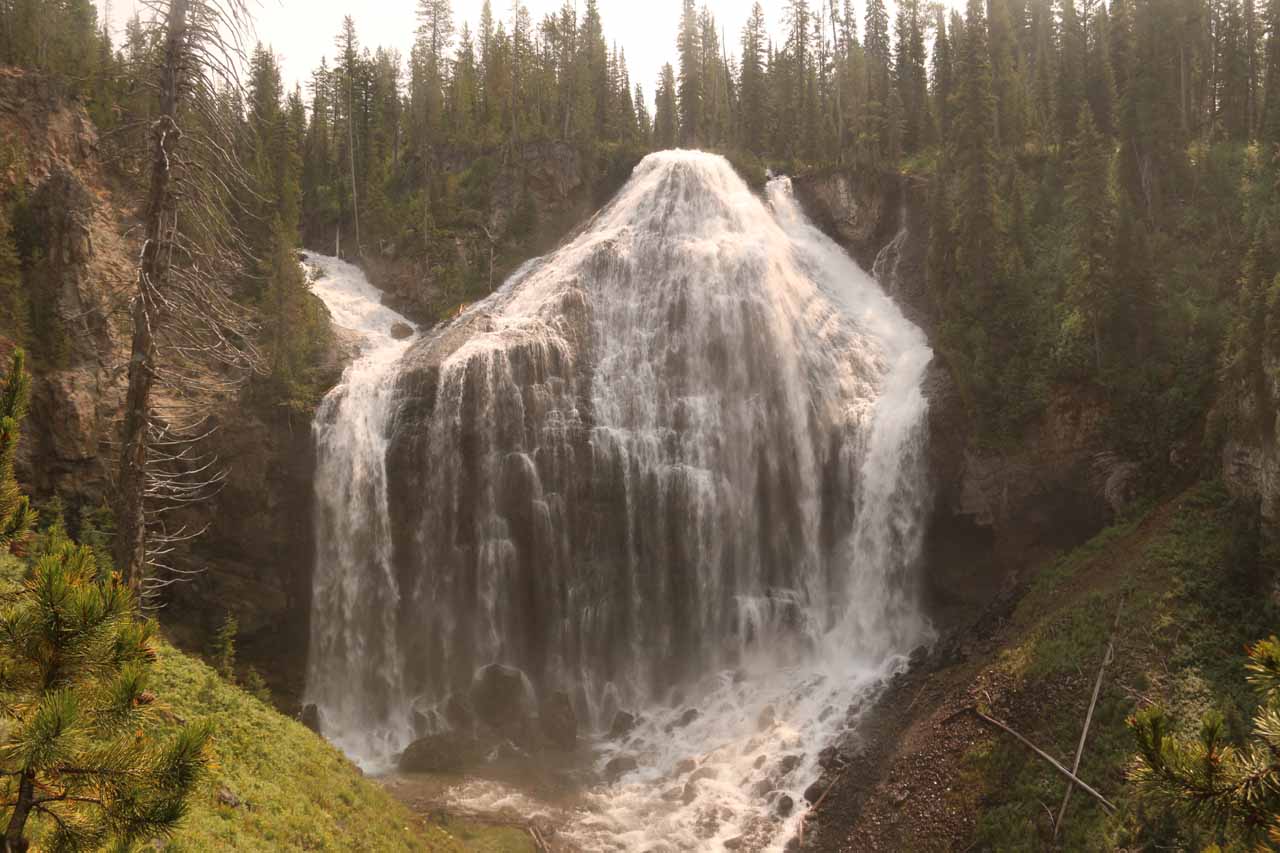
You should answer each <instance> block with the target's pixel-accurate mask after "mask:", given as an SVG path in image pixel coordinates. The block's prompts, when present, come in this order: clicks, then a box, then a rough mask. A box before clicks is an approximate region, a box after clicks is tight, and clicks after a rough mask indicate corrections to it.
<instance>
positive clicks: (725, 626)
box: [308, 152, 932, 851]
mask: <svg viewBox="0 0 1280 853" xmlns="http://www.w3.org/2000/svg"><path fill="white" fill-rule="evenodd" d="M326 263H327V265H328V266H329V267H330V268H331V270H337V272H338V273H339V274H338V275H335V276H333V277H332V278H333V280H334V281H335V282H338V284H336V285H334V286H333V287H332V288H330V289H328V290H326V289H325V288H324V287H323V284H324V283H323V282H321V284H320V285H318V286H317V292H318V293H320V295H321V296H322V297H323V298H325V300H326V302H329V301H330V299H331V297H332V298H334V299H336V300H337V301H339V302H341V301H344V300H347V299H348V298H350V299H352V300H354V301H356V302H358V301H359V300H360V299H373V300H374V301H376V292H373V293H368V292H365V291H364V290H363V289H362V288H368V286H367V284H365V283H364V282H363V279H362V278H359V279H358V280H357V279H356V277H358V276H359V274H358V272H357V271H354V270H353V268H350V267H347V266H346V265H342V267H341V268H338V267H336V266H334V264H332V263H328V262H326ZM370 290H371V289H370ZM330 291H332V292H330ZM584 306H585V308H584ZM348 307H352V306H351V305H349V306H348ZM331 308H333V310H334V313H335V317H336V318H338V322H339V323H340V324H343V320H342V319H341V318H340V317H339V314H340V310H341V309H340V308H335V307H333V306H332V305H331ZM382 312H385V309H382V308H381V307H380V306H379V307H377V309H376V311H375V310H373V309H370V315H371V316H370V321H369V322H368V323H365V324H363V325H362V321H360V320H358V319H356V320H352V322H351V323H349V324H348V325H352V326H354V327H356V328H358V329H361V330H362V331H364V332H365V333H366V340H367V342H368V349H367V350H366V352H365V355H364V357H362V359H361V361H360V362H358V363H357V364H356V365H353V367H352V368H351V370H349V371H348V374H347V376H346V378H345V379H344V383H343V386H342V387H340V388H339V389H336V390H335V392H334V393H333V394H331V395H330V397H329V398H328V399H327V400H326V402H325V406H324V409H323V410H322V412H321V413H320V416H318V418H317V427H316V429H317V438H318V439H319V444H320V459H319V464H320V469H319V472H318V479H317V503H318V506H319V508H318V511H317V536H318V539H319V540H320V543H319V557H318V560H317V570H316V575H317V576H316V585H315V604H313V615H312V657H311V668H310V672H309V678H308V698H309V701H315V702H317V703H318V704H319V706H320V708H321V710H322V713H323V714H324V728H325V732H326V735H328V736H329V737H330V738H331V739H333V740H334V741H335V742H337V743H338V744H339V745H340V746H341V747H342V748H343V749H344V750H346V751H347V753H348V754H350V755H352V756H353V757H355V758H356V759H357V760H359V761H361V763H362V764H363V765H364V766H366V767H371V768H373V769H379V768H381V767H385V766H386V764H387V762H388V761H389V760H390V759H391V758H392V757H393V756H394V754H395V752H396V751H397V750H398V749H400V748H402V747H403V746H404V745H406V744H407V743H408V742H409V741H410V740H411V739H412V737H413V735H414V728H413V725H412V720H411V719H410V716H411V713H410V707H411V706H412V705H413V704H414V703H415V702H416V704H417V707H419V708H420V709H430V708H436V707H440V704H441V703H442V702H443V701H444V700H445V699H446V698H447V697H448V696H449V695H450V694H451V693H453V694H455V695H456V694H457V693H458V692H459V691H461V692H462V693H463V694H464V695H465V690H466V687H467V685H468V684H469V679H470V675H471V673H472V672H473V671H474V670H475V668H476V667H478V666H482V665H484V664H486V663H490V662H494V661H497V662H502V663H508V664H512V665H516V666H519V667H521V668H522V669H523V670H524V671H525V672H526V673H527V674H528V676H529V679H530V683H531V684H532V685H533V686H534V687H535V688H536V689H538V690H544V691H545V690H566V691H568V692H569V693H570V695H571V696H573V697H574V704H575V706H576V708H577V711H578V715H579V718H580V719H582V720H583V721H584V722H586V723H588V724H590V725H592V726H594V727H596V728H597V729H601V728H605V729H607V727H608V725H609V722H610V719H611V715H612V713H613V711H614V710H615V709H617V708H619V707H622V708H630V709H639V710H640V712H641V715H642V723H641V725H640V726H639V727H638V728H637V730H636V731H635V732H634V733H633V734H632V735H631V736H630V737H629V738H627V739H626V740H625V741H623V742H621V743H601V744H599V752H598V754H597V756H596V759H595V761H596V764H597V766H598V767H600V768H603V766H604V765H605V763H606V762H607V761H608V760H609V759H610V758H611V757H613V756H615V755H628V756H633V757H635V758H636V759H637V760H638V762H639V764H640V768H639V769H638V770H637V771H636V772H634V773H631V774H629V775H627V776H625V777H624V778H623V779H622V780H621V781H620V782H619V783H618V784H616V785H613V786H609V787H604V786H602V787H599V788H597V789H595V790H593V791H591V792H589V794H588V795H587V798H586V799H587V808H586V810H585V811H584V812H583V813H582V814H578V815H575V816H574V817H573V819H572V820H571V822H570V826H569V827H568V828H567V830H566V833H565V834H566V836H567V838H568V839H569V840H570V841H572V842H573V843H574V844H576V845H577V846H578V847H579V848H580V849H582V850H586V851H597V850H601V851H603V850H668V849H669V850H708V851H709V850H719V849H723V842H724V841H725V840H727V839H730V838H734V837H737V836H740V835H744V836H746V838H747V841H746V843H745V844H744V847H743V849H747V850H766V849H767V850H777V849H781V847H782V845H783V844H784V843H785V841H786V840H787V838H789V837H790V835H791V834H792V833H793V832H794V829H795V824H796V822H797V821H798V820H799V819H800V816H801V814H802V813H803V811H804V808H805V806H804V803H803V799H802V792H803V790H804V788H805V787H806V786H807V785H808V784H809V783H810V782H812V781H813V780H814V779H815V778H816V777H817V775H818V768H817V758H818V755H817V753H818V751H819V750H820V749H821V748H822V747H823V746H825V745H827V744H828V743H831V742H832V741H833V740H834V739H835V738H836V736H837V734H838V733H839V732H840V731H841V730H842V729H843V728H844V727H845V726H846V724H847V720H846V709H847V708H848V707H849V706H850V704H851V703H854V702H855V700H857V699H859V697H865V696H869V695H870V694H871V693H872V692H873V691H874V690H875V688H876V686H877V685H879V684H880V683H882V682H883V679H884V678H885V677H886V676H887V675H888V674H890V673H892V672H893V671H895V670H896V669H897V668H899V667H900V666H901V665H902V664H903V662H904V660H905V655H906V654H907V653H909V652H910V650H911V649H912V648H913V647H914V646H915V645H917V644H919V643H920V642H922V641H924V640H925V639H927V637H928V634H929V629H928V627H927V625H926V623H925V621H924V620H923V619H922V618H921V616H920V614H919V612H918V610H917V607H916V596H915V594H914V569H915V564H916V562H917V560H918V558H919V555H920V550H921V543H922V539H923V533H924V518H925V514H926V513H925V509H926V504H927V499H928V490H927V481H926V477H925V467H924V444H925V440H926V435H925V419H924V416H925V411H926V403H925V400H924V397H923V394H922V392H921V384H922V381H923V377H924V372H925V369H926V367H927V365H928V363H929V360H930V358H931V356H932V354H931V352H930V350H929V348H928V346H927V342H926V341H925V338H924V335H923V334H922V333H921V332H920V330H919V329H918V328H916V327H915V326H914V325H912V324H911V323H910V322H909V321H907V320H906V319H905V318H904V317H903V315H902V313H901V312H900V311H899V310H898V308H897V307H896V306H895V305H894V304H893V302H892V300H890V299H889V298H888V297H887V296H886V295H885V293H884V291H883V290H882V289H881V287H880V286H879V285H878V284H877V283H876V282H875V281H874V280H873V279H872V278H871V277H870V276H868V275H867V274H866V273H865V272H864V271H862V270H861V269H860V268H858V267H857V265H856V264H854V263H853V261H852V260H850V259H849V258H848V256H847V255H846V254H845V253H844V252H842V251H841V250H840V249H839V247H837V246H836V245H835V244H834V243H832V242H831V241H830V240H829V239H828V238H826V237H825V236H824V235H823V234H822V233H821V232H819V231H818V230H817V229H816V228H814V227H813V226H812V225H811V224H810V223H809V222H808V221H807V219H805V217H804V216H803V214H802V213H801V212H800V210H799V208H798V207H797V205H796V203H795V201H794V199H793V198H792V195H791V189H790V183H789V181H787V180H786V179H785V178H784V179H777V180H774V181H772V182H771V183H770V185H769V189H768V204H765V203H764V202H762V201H761V200H760V199H759V198H758V197H756V196H755V195H753V194H752V193H751V192H750V191H749V189H748V188H747V187H746V186H745V184H743V182H742V181H741V180H740V179H739V178H738V176H737V175H736V174H734V173H733V171H732V169H731V168H730V167H729V166H728V164H727V163H726V162H725V161H724V160H723V159H721V158H719V157H714V156H711V155H706V154H698V153H692V152H666V153H664V154H659V155H653V156H651V157H649V158H647V159H646V160H645V161H644V162H643V163H642V164H641V165H640V166H639V167H638V168H637V169H636V172H635V174H634V175H633V178H632V180H631V181H630V182H629V183H628V185H627V186H626V187H625V188H624V189H623V190H622V192H621V193H620V194H619V196H618V197H617V198H616V199H615V200H614V201H613V202H612V203H611V204H610V205H609V206H608V207H607V208H606V209H605V210H603V211H602V212H601V213H600V214H599V216H597V218H596V219H595V220H594V221H593V222H592V223H591V224H590V225H589V226H588V228H587V229H586V230H585V231H584V232H583V233H582V234H580V235H579V236H578V237H577V238H575V239H574V240H573V241H572V242H571V243H570V244H568V245H567V246H565V247H564V248H562V249H561V250H559V251H557V252H556V253H555V254H553V255H551V256H549V257H548V258H546V259H544V260H542V261H541V262H539V263H537V264H533V265H526V267H525V268H523V269H522V270H521V271H520V272H519V273H518V274H517V275H516V276H513V277H512V279H511V280H509V281H508V283H507V284H506V285H504V287H503V288H502V289H501V290H500V291H499V292H498V293H497V294H495V295H494V296H493V297H491V298H489V299H487V300H485V301H484V302H482V303H479V304H477V305H476V306H473V308H472V309H470V310H469V311H468V312H466V313H465V314H464V315H463V317H462V318H460V320H459V321H457V326H458V327H459V328H462V327H464V326H465V324H467V323H469V322H474V321H476V320H477V319H482V320H483V322H480V323H476V324H475V325H474V326H473V327H468V328H472V329H473V331H472V332H470V333H469V335H470V336H469V337H468V339H467V340H466V342H465V343H464V344H463V345H462V346H461V347H460V348H458V349H457V350H456V351H454V352H452V353H451V354H450V355H449V356H448V357H447V358H446V359H445V360H444V361H443V362H442V363H441V364H440V366H439V370H438V372H437V373H433V374H431V377H432V378H431V379H430V380H429V381H430V382H431V383H434V384H432V385H431V387H430V388H426V389H421V390H419V391H418V392H417V393H418V395H419V396H420V397H428V396H429V397H430V398H431V399H432V400H434V401H435V402H434V408H433V409H432V410H431V411H430V412H429V413H428V414H427V417H426V419H425V420H424V421H423V422H422V423H421V424H420V426H419V428H418V429H419V431H420V440H419V442H418V445H417V446H415V447H413V448H411V452H409V453H407V454H401V455H398V456H397V458H398V459H400V460H403V459H405V458H409V459H413V460H414V463H413V466H412V467H413V468H414V469H415V471H414V472H413V473H415V474H417V473H419V472H420V473H421V476H419V478H418V479H416V480H414V481H413V483H414V489H416V491H413V490H411V491H410V494H411V495H412V496H413V499H414V500H413V503H414V509H415V510H416V511H417V513H418V515H417V519H418V520H417V522H416V526H415V528H414V530H413V531H412V536H411V541H412V542H413V543H414V545H413V548H412V549H410V550H411V551H412V553H408V552H405V553H393V550H394V549H393V548H392V547H391V544H390V539H391V531H390V530H389V529H388V527H389V525H388V522H387V500H388V498H387V492H388V483H387V471H386V454H387V449H388V439H387V433H388V429H387V428H388V425H389V423H390V419H391V418H392V417H394V416H395V409H396V406H395V403H394V401H393V399H392V395H391V387H390V386H391V383H392V382H393V379H394V377H395V373H396V369H395V367H396V366H395V362H396V360H397V359H399V358H400V356H401V355H402V354H403V352H404V351H405V349H406V345H405V344H397V343H395V342H393V341H391V340H390V339H389V336H388V335H387V330H388V329H389V327H390V322H392V321H393V320H394V319H396V318H394V315H391V316H390V318H389V317H388V316H386V315H390V312H385V314H384V313H382ZM373 314H377V315H378V319H376V320H373V319H372V315H373ZM464 466H465V467H464ZM584 471H585V473H584ZM410 473H411V472H408V471H404V470H400V471H397V472H395V475H394V476H397V477H407V476H410ZM344 483H350V485H343V484H344ZM512 483H514V484H515V485H516V486H517V487H518V488H515V489H514V490H513V489H512V488H511V484H512ZM513 500H514V501H515V503H516V504H518V505H517V506H515V507H514V509H513V506H512V502H513ZM530 519H532V520H531V521H530ZM659 546H661V547H659ZM398 578H399V580H397V579H398ZM406 578H410V579H412V580H405V579H406ZM401 583H404V584H406V588H405V589H403V590H402V589H400V587H399V584H401ZM531 601H532V602H533V604H532V605H531V604H530V602H531ZM691 707H692V708H696V709H698V710H699V711H700V716H699V717H698V719H697V720H696V721H694V722H693V723H692V724H690V725H688V726H686V727H684V728H677V727H673V725H672V724H673V723H674V722H675V721H676V719H677V718H679V716H680V715H681V714H682V713H683V712H684V710H685V709H687V708H691ZM766 708H771V709H772V711H773V716H774V717H775V720H774V722H772V723H770V724H768V725H764V726H763V727H762V726H761V725H760V722H759V721H760V719H761V716H762V712H764V711H765V709H766ZM787 757H792V760H788V761H787V764H786V766H787V767H789V770H788V772H785V773H784V772H782V771H783V769H784V768H783V767H782V766H780V765H781V764H782V762H783V761H784V759H786V758H787ZM687 759H693V760H695V761H697V762H698V765H699V771H702V772H703V774H704V775H706V776H707V777H708V778H703V779H701V780H700V781H698V782H696V783H694V784H693V785H692V786H691V787H689V788H687V789H686V785H687V784H688V773H687V772H685V773H679V772H677V765H679V764H680V763H681V762H682V761H685V760H687ZM792 765H793V766H792ZM686 791H687V794H688V796H686ZM455 796H456V798H457V799H458V800H459V802H462V803H464V804H467V805H470V806H473V807H475V806H483V807H492V806H494V805H495V804H500V803H504V802H505V803H511V802H517V803H523V804H524V805H523V806H521V808H522V810H524V811H525V812H526V813H527V811H528V808H529V806H528V804H527V801H526V800H523V799H521V798H519V797H518V796H517V795H514V794H513V793H512V792H510V791H509V790H503V789H501V788H497V787H495V786H493V785H491V784H487V783H475V782H472V783H469V784H468V785H466V786H464V787H462V788H460V789H459V790H458V791H457V792H456V794H455ZM783 796H790V797H791V798H792V799H793V800H794V802H795V810H794V812H793V813H792V814H791V816H790V817H788V818H786V819H777V818H775V817H773V815H774V814H775V809H776V805H777V803H778V801H779V799H781V798H782V797H783Z"/></svg>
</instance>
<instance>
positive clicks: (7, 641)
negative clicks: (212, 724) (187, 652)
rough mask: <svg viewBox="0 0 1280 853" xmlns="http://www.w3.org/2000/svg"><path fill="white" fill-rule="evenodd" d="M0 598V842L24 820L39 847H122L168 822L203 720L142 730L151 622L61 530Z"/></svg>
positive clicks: (146, 717)
mask: <svg viewBox="0 0 1280 853" xmlns="http://www.w3.org/2000/svg"><path fill="white" fill-rule="evenodd" d="M6 601H7V602H8V603H7V604H6V606H5V607H4V608H3V610H0V704H2V705H3V708H4V711H5V716H6V718H7V720H8V721H9V725H8V726H7V727H6V729H5V732H4V735H3V737H0V771H3V773H4V782H3V783H2V784H0V787H2V788H3V789H4V790H3V796H4V798H5V803H6V805H8V806H9V807H10V808H11V811H10V812H9V818H8V823H7V826H6V828H5V836H4V837H5V849H6V850H9V851H21V850H26V849H27V845H28V841H27V833H28V831H29V825H30V823H31V821H32V820H39V821H45V820H47V821H48V822H49V830H50V833H51V838H50V841H49V844H48V846H49V849H52V850H83V849H95V848H97V847H99V846H102V845H104V844H107V843H112V844H114V845H116V846H117V848H118V849H128V848H129V846H130V845H131V844H132V843H133V842H135V841H138V840H141V839H149V838H154V837H157V836H164V835H166V834H168V833H169V832H171V831H173V829H174V828H175V826H176V825H177V823H178V822H179V821H180V820H181V819H182V816H183V815H184V813H185V811H186V804H187V798H188V796H189V795H190V793H191V791H192V790H193V788H194V786H195V784H196V782H197V780H198V779H199V778H200V775H201V773H202V771H203V769H204V767H205V765H206V763H207V757H206V744H207V743H208V740H209V737H210V729H209V727H208V726H207V725H204V724H194V725H187V726H184V727H183V728H182V729H180V730H179V732H178V733H177V734H176V735H175V736H174V737H173V738H171V739H169V740H168V741H162V740H160V739H158V738H156V737H154V736H152V735H150V734H148V730H149V729H150V728H151V726H152V724H153V722H154V721H155V719H156V710H157V709H156V699H155V696H154V695H153V694H152V693H151V692H150V691H149V690H148V689H147V687H148V671H149V669H150V666H151V664H152V662H153V661H154V660H155V651H154V649H153V648H152V642H153V638H154V632H155V626H154V623H152V622H139V621H137V619H136V618H135V617H136V612H137V610H136V604H135V602H134V599H133V596H132V594H131V593H130V592H129V590H128V589H127V588H126V587H124V586H122V585H121V584H120V582H119V581H118V579H117V578H116V577H115V576H114V575H106V576H104V572H102V571H101V570H100V569H99V567H98V566H97V565H96V562H95V559H94V555H93V551H92V550H91V549H89V548H87V547H82V546H76V545H73V544H71V543H68V542H64V543H62V544H61V545H58V546H56V547H54V548H53V549H51V551H50V553H48V554H46V555H44V556H43V557H41V558H40V559H39V560H38V561H37V562H36V564H35V566H34V567H33V568H32V572H31V576H30V578H28V579H27V580H26V581H25V582H23V583H22V584H21V586H19V587H18V588H16V589H11V590H9V591H8V594H7V595H6Z"/></svg>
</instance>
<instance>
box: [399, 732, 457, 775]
mask: <svg viewBox="0 0 1280 853" xmlns="http://www.w3.org/2000/svg"><path fill="white" fill-rule="evenodd" d="M474 760H475V747H474V744H473V743H472V742H471V741H470V740H468V739H466V738H461V737H458V735H457V734H456V733H441V734H434V735H427V736H426V737H421V738H418V739H417V740H415V741H414V742H413V743H411V744H409V746H407V747H406V748H405V751H404V752H402V753H401V754H400V769H401V770H403V771H405V772H406V773H457V772H458V771H460V770H462V769H463V768H465V767H466V766H467V765H468V764H471V763H472V762H473V761H474Z"/></svg>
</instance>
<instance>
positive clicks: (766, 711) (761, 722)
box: [756, 705, 778, 731]
mask: <svg viewBox="0 0 1280 853" xmlns="http://www.w3.org/2000/svg"><path fill="white" fill-rule="evenodd" d="M777 721H778V712H777V711H775V710H774V709H773V706H772V705H765V706H764V708H763V710H761V711H760V716H759V717H757V718H756V727H757V728H758V729H759V730H760V731H764V730H765V729H768V728H772V727H773V724H774V723H776V722H777Z"/></svg>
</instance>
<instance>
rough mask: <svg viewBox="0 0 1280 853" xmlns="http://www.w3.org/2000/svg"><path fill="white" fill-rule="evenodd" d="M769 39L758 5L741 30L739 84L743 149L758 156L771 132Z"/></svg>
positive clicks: (761, 11)
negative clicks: (766, 61) (766, 51)
mask: <svg viewBox="0 0 1280 853" xmlns="http://www.w3.org/2000/svg"><path fill="white" fill-rule="evenodd" d="M767 38H768V33H767V31H766V29H765V21H764V9H763V8H761V6H760V4H759V3H756V4H754V5H753V6H752V7H751V15H750V17H748V18H747V23H746V25H745V26H744V27H743V28H742V75H741V81H740V83H739V90H740V98H739V109H740V112H741V114H742V119H741V123H740V124H741V128H742V131H741V133H742V147H743V148H745V149H746V150H748V151H750V152H751V153H753V154H756V155H760V154H763V153H764V151H765V135H766V133H767V132H768V114H767V109H768V97H769V96H768V88H767V87H768V84H767V82H766V80H765V67H764V49H765V41H766V39H767Z"/></svg>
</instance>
